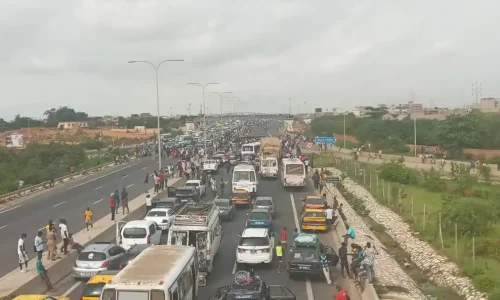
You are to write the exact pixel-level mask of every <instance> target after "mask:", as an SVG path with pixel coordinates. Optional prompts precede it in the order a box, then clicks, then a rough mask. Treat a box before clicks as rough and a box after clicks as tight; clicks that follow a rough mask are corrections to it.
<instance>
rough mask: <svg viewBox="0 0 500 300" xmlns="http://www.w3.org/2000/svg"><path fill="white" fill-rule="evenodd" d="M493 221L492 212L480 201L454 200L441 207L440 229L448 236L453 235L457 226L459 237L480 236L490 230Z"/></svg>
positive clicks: (486, 204)
mask: <svg viewBox="0 0 500 300" xmlns="http://www.w3.org/2000/svg"><path fill="white" fill-rule="evenodd" d="M493 221H494V212H493V211H492V210H491V208H490V205H489V204H488V203H485V202H482V201H471V200H469V199H455V200H451V201H449V200H448V201H447V202H446V203H445V204H444V205H443V211H442V227H443V229H444V230H445V231H447V232H448V233H450V234H455V224H457V229H458V234H459V235H462V236H481V235H484V234H486V233H487V232H488V231H489V230H490V229H491V225H492V222H493Z"/></svg>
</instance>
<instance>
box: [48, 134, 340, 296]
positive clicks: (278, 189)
mask: <svg viewBox="0 0 500 300" xmlns="http://www.w3.org/2000/svg"><path fill="white" fill-rule="evenodd" d="M254 131H257V132H254V133H255V134H259V135H260V134H262V135H268V134H271V135H273V134H276V131H277V128H269V132H267V130H265V129H263V128H257V129H255V130H254ZM220 174H221V175H222V176H224V178H228V179H229V181H230V176H228V175H227V174H226V173H225V170H221V173H220ZM229 186H230V183H229ZM228 191H229V189H228V190H227V191H226V196H227V192H228ZM314 192H315V191H314V189H313V188H312V187H311V186H307V187H306V188H304V189H302V190H296V191H293V190H292V191H290V190H286V189H284V188H283V186H282V185H281V183H280V181H279V180H273V179H270V180H262V179H261V180H260V181H259V184H258V195H259V196H271V197H273V198H274V199H275V200H276V202H277V214H276V218H275V219H274V220H273V227H274V229H273V230H274V231H275V232H276V233H277V235H278V236H279V232H280V231H281V229H282V228H284V227H285V226H286V227H287V228H288V236H289V237H291V236H292V234H293V230H294V228H295V227H296V226H297V223H298V215H297V214H296V213H297V212H296V210H300V207H301V205H302V203H301V200H300V199H302V198H303V197H305V196H306V195H311V194H314ZM205 200H206V201H211V200H212V198H211V196H210V195H208V194H207V197H206V198H205ZM292 203H293V204H292ZM294 206H295V209H294ZM248 212H249V210H248V209H237V211H236V215H235V218H234V220H232V221H229V222H225V223H223V230H224V235H223V238H222V244H221V247H220V248H219V252H218V253H217V256H216V257H215V266H214V270H213V271H212V273H211V275H210V276H209V277H208V282H207V286H206V287H202V288H200V295H199V299H200V300H207V299H209V297H210V295H211V294H212V293H214V292H215V291H216V290H217V288H218V287H221V286H225V285H228V284H229V283H230V282H231V280H232V278H233V274H234V273H235V272H236V271H237V267H236V264H235V259H236V247H237V244H238V240H239V237H238V234H239V233H241V232H242V231H243V229H244V228H245V222H246V220H247V213H248ZM319 236H320V240H321V242H322V243H324V244H325V245H331V246H333V240H332V237H331V233H324V234H320V235H319ZM163 241H165V239H164V240H163ZM285 255H286V254H285ZM277 267H278V265H277V263H276V262H275V263H274V264H273V267H272V269H269V268H265V267H256V268H255V272H256V274H257V275H259V276H260V277H261V278H262V279H263V280H265V281H266V282H267V283H268V284H282V285H286V286H288V288H290V290H291V291H292V292H293V293H294V294H295V295H296V297H297V299H307V300H312V299H314V300H327V299H328V300H330V299H332V298H333V296H332V295H333V293H334V285H327V284H326V282H325V281H324V280H322V279H317V280H312V281H311V280H305V279H302V280H301V279H293V280H292V279H289V278H288V274H287V273H286V269H285V267H286V266H285V265H282V266H281V272H280V273H278V271H277ZM339 272H340V270H338V269H336V270H334V271H333V272H332V274H333V276H332V281H333V282H338V281H340V280H341V276H340V275H339V274H340V273H339ZM83 287H84V282H75V281H74V280H73V279H72V278H71V277H69V278H67V279H66V280H64V281H63V282H61V283H59V284H58V285H57V291H56V292H55V293H54V295H62V294H65V295H67V296H68V297H70V298H71V299H75V300H77V299H80V296H81V293H82V291H83Z"/></svg>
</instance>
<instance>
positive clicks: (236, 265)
mask: <svg viewBox="0 0 500 300" xmlns="http://www.w3.org/2000/svg"><path fill="white" fill-rule="evenodd" d="M237 268H238V264H237V263H236V261H234V266H233V273H232V274H233V275H234V274H236V269H237Z"/></svg>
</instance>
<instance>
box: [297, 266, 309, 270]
mask: <svg viewBox="0 0 500 300" xmlns="http://www.w3.org/2000/svg"><path fill="white" fill-rule="evenodd" d="M310 268H311V267H309V266H299V269H301V270H308V269H310Z"/></svg>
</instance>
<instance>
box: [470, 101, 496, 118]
mask: <svg viewBox="0 0 500 300" xmlns="http://www.w3.org/2000/svg"><path fill="white" fill-rule="evenodd" d="M472 107H473V108H475V109H479V110H480V111H481V112H484V113H497V114H498V113H500V98H493V97H489V98H481V100H480V102H479V103H477V104H474V105H472Z"/></svg>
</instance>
